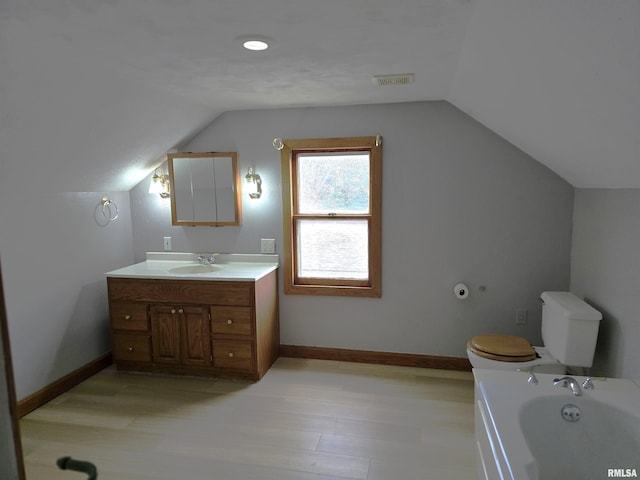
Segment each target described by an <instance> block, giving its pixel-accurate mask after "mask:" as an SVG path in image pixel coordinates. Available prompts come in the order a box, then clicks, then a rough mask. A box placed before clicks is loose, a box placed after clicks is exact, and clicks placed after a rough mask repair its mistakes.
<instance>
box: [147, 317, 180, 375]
mask: <svg viewBox="0 0 640 480" xmlns="http://www.w3.org/2000/svg"><path fill="white" fill-rule="evenodd" d="M150 317H151V346H152V358H153V361H154V362H155V363H172V364H179V363H180V319H179V317H178V308H177V307H167V306H163V305H152V306H151V309H150Z"/></svg>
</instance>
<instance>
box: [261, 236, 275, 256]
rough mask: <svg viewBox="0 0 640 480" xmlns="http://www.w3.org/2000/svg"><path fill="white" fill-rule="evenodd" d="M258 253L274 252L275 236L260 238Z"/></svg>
mask: <svg viewBox="0 0 640 480" xmlns="http://www.w3.org/2000/svg"><path fill="white" fill-rule="evenodd" d="M260 253H276V240H275V238H263V239H261V240H260Z"/></svg>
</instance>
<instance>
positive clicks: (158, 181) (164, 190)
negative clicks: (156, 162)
mask: <svg viewBox="0 0 640 480" xmlns="http://www.w3.org/2000/svg"><path fill="white" fill-rule="evenodd" d="M149 193H157V194H159V195H160V196H161V197H162V198H167V197H169V195H170V194H169V175H168V174H166V173H164V172H163V171H160V170H159V169H157V168H156V171H155V172H153V175H152V176H151V183H150V184H149Z"/></svg>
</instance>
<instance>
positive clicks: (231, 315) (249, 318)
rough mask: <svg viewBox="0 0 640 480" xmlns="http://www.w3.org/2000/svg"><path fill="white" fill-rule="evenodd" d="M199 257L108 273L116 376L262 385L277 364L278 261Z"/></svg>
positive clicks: (161, 257)
mask: <svg viewBox="0 0 640 480" xmlns="http://www.w3.org/2000/svg"><path fill="white" fill-rule="evenodd" d="M198 257H199V256H198V254H191V253H164V252H155V253H154V252H149V253H148V254H147V261H146V262H142V263H138V264H135V265H131V266H128V267H124V268H121V269H119V270H114V271H112V272H108V273H107V286H108V292H109V309H110V319H111V337H112V350H113V358H114V362H115V364H116V366H117V368H118V369H120V370H131V371H146V372H163V373H178V374H192V375H193V374H195V375H216V376H225V377H238V378H249V379H253V380H259V379H260V378H261V377H262V376H263V375H264V374H265V373H266V372H267V370H268V369H269V367H270V366H271V365H272V364H273V362H274V361H275V360H276V358H278V350H279V346H280V330H279V319H278V286H277V285H278V284H277V267H278V257H277V255H218V256H216V257H215V261H214V263H213V264H201V263H198ZM200 257H202V256H200ZM209 258H211V259H213V257H211V256H205V257H202V258H201V261H202V260H204V262H205V263H207V261H208V260H209Z"/></svg>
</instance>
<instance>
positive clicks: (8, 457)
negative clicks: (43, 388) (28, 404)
mask: <svg viewBox="0 0 640 480" xmlns="http://www.w3.org/2000/svg"><path fill="white" fill-rule="evenodd" d="M0 315H1V314H0ZM2 336H3V330H2V329H1V328H0V478H3V479H7V480H10V479H17V478H18V463H17V459H16V445H15V442H14V437H13V435H14V431H13V423H12V419H11V409H10V405H9V403H10V402H9V398H10V396H9V395H10V391H9V385H8V384H7V382H8V379H7V375H6V363H5V359H4V355H5V353H4V342H3V338H2Z"/></svg>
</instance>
